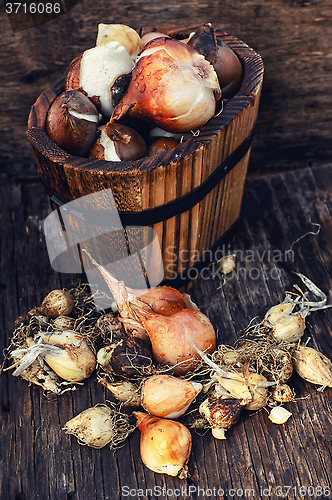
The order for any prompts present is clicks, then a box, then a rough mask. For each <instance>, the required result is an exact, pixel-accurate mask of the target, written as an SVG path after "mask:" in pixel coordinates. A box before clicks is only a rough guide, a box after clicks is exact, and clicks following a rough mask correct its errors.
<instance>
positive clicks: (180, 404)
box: [141, 374, 202, 419]
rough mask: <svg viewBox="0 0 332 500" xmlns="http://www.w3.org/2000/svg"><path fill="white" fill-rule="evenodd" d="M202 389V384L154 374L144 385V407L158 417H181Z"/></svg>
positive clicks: (142, 402)
mask: <svg viewBox="0 0 332 500" xmlns="http://www.w3.org/2000/svg"><path fill="white" fill-rule="evenodd" d="M201 390H202V384H200V383H197V382H191V381H189V380H184V379H181V378H177V377H173V376H171V375H165V374H161V375H153V376H152V377H149V378H148V379H147V380H146V381H145V382H144V384H143V386H142V393H141V397H142V401H141V404H142V406H143V408H144V409H145V410H146V411H148V412H149V413H150V414H152V415H155V416H156V417H165V418H171V419H174V418H178V417H181V416H182V415H183V414H184V413H185V412H186V411H187V409H188V408H189V406H190V404H191V403H192V402H193V401H194V399H195V398H196V396H197V394H198V393H199V392H200V391H201Z"/></svg>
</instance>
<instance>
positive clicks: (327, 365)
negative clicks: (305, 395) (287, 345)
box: [293, 346, 332, 387]
mask: <svg viewBox="0 0 332 500" xmlns="http://www.w3.org/2000/svg"><path fill="white" fill-rule="evenodd" d="M293 363H294V369H295V370H296V371H297V373H298V374H299V375H300V377H302V378H303V379H304V380H306V381H307V382H310V383H311V384H317V385H321V386H327V387H332V362H331V360H330V359H329V358H328V357H326V356H324V354H322V353H321V352H319V351H317V350H316V349H313V348H312V347H306V346H299V347H298V348H297V349H296V350H295V351H294V352H293Z"/></svg>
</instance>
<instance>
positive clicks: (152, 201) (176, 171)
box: [27, 26, 264, 286]
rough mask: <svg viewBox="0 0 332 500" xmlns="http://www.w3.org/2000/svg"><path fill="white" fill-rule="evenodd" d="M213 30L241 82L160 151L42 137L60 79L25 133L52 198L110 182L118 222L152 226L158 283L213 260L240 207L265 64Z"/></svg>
mask: <svg viewBox="0 0 332 500" xmlns="http://www.w3.org/2000/svg"><path fill="white" fill-rule="evenodd" d="M196 28H197V27H195V26H189V27H185V28H174V27H171V28H170V27H168V28H166V27H165V26H162V27H160V26H159V27H156V28H155V30H156V31H162V32H164V33H165V32H166V33H167V34H169V35H170V36H172V37H175V38H178V39H184V38H186V37H187V36H188V35H189V33H191V32H192V31H194V30H195V29H196ZM146 31H147V30H145V32H146ZM142 34H144V32H143V33H142ZM216 35H217V36H218V37H220V39H221V40H223V41H224V42H225V43H226V44H227V45H229V46H230V47H231V48H232V49H233V50H234V51H235V52H236V54H237V55H238V57H239V59H240V61H241V63H242V65H243V70H244V77H243V81H242V85H241V88H240V90H239V92H238V93H237V94H236V96H234V97H233V98H232V99H230V100H229V101H225V104H224V108H223V111H222V112H221V113H220V114H219V115H218V116H215V117H214V118H212V119H211V120H210V121H209V122H208V123H207V124H206V125H204V126H203V127H202V128H201V129H200V133H199V135H197V136H193V137H192V138H191V139H189V140H188V141H187V142H185V143H183V144H180V145H179V146H178V147H177V148H176V149H175V150H173V151H171V152H168V153H165V154H164V155H163V156H158V157H147V158H143V159H141V160H137V161H126V162H109V161H95V160H90V159H86V158H80V157H74V156H71V155H70V154H68V153H66V152H65V151H63V150H62V149H61V148H59V147H58V146H57V145H56V144H54V142H53V141H51V140H50V139H49V137H48V136H47V135H46V132H45V118H46V114H47V111H48V109H49V107H50V104H51V103H52V102H53V100H54V99H55V98H56V97H57V96H58V95H59V94H60V93H61V92H62V91H63V90H64V78H63V79H61V80H60V81H58V82H57V83H56V84H55V85H54V86H53V88H52V89H50V90H48V91H45V92H43V93H42V94H41V95H40V97H39V98H38V99H37V101H36V103H35V104H34V105H33V106H32V108H31V112H30V115H29V121H28V132H27V134H28V138H29V141H30V143H31V146H32V150H33V153H34V156H35V159H36V162H37V165H38V168H39V171H40V173H41V176H42V178H43V180H44V182H45V184H46V186H47V190H48V192H49V194H50V196H51V200H52V201H53V204H54V202H55V204H57V205H61V204H62V203H67V202H69V201H71V200H76V199H78V198H80V197H84V196H85V195H88V194H90V193H94V192H99V191H101V190H105V189H108V188H111V189H112V192H113V195H114V199H115V202H116V206H117V209H118V211H119V214H120V218H121V221H122V224H123V225H124V226H149V227H152V228H153V229H154V231H155V233H156V234H157V237H158V240H159V244H160V248H161V254H162V259H163V268H164V269H163V272H164V282H166V283H167V284H170V285H172V286H180V285H181V284H183V283H185V282H188V281H190V280H193V279H196V278H197V277H198V274H199V270H200V269H201V268H202V267H204V266H205V265H207V263H208V262H210V261H211V260H215V259H214V255H215V254H214V252H215V250H216V249H217V248H218V246H219V245H220V244H221V243H224V241H225V238H226V236H227V234H229V232H230V231H231V229H232V228H233V227H234V224H235V223H236V221H237V220H238V218H239V216H240V211H241V204H242V197H243V191H244V186H245V179H246V175H247V169H248V162H249V155H250V148H251V139H252V134H253V129H254V125H255V122H256V118H257V113H258V106H259V99H260V93H261V87H262V81H263V72H264V67H263V62H262V59H261V57H260V55H259V54H257V53H256V52H255V51H254V50H253V49H251V48H250V47H248V45H246V44H245V43H243V42H242V41H240V40H238V39H236V38H235V37H232V36H230V35H228V34H226V33H224V32H219V31H217V30H216ZM82 199H83V198H82ZM96 208H98V207H96ZM103 208H104V209H105V208H106V209H107V207H103ZM97 257H98V255H97Z"/></svg>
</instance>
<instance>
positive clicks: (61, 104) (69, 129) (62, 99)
mask: <svg viewBox="0 0 332 500" xmlns="http://www.w3.org/2000/svg"><path fill="white" fill-rule="evenodd" d="M70 109H73V110H75V111H77V112H79V113H82V114H88V115H94V116H97V117H98V111H97V109H96V107H95V105H94V104H93V103H92V102H91V101H90V99H88V97H86V96H85V95H84V94H82V93H81V92H78V91H76V90H69V91H66V92H63V93H62V94H60V95H59V96H58V97H57V98H56V99H55V100H54V101H53V103H52V104H51V106H50V109H49V110H48V113H47V116H46V124H45V125H46V132H47V134H48V136H49V137H50V138H51V139H52V140H53V141H55V142H56V143H57V144H58V145H59V146H60V147H61V148H62V149H64V150H65V151H67V152H68V153H70V154H72V155H77V156H86V155H87V154H88V152H89V150H90V148H91V145H92V144H93V143H94V141H95V139H96V136H97V126H98V123H97V122H90V121H88V120H84V119H82V118H77V117H74V116H72V115H71V114H70V112H69V111H70Z"/></svg>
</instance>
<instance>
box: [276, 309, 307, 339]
mask: <svg viewBox="0 0 332 500" xmlns="http://www.w3.org/2000/svg"><path fill="white" fill-rule="evenodd" d="M304 329H305V320H304V318H303V316H302V314H301V313H297V314H290V315H288V316H284V317H283V318H280V319H278V321H276V322H275V323H274V325H273V327H272V335H273V337H274V338H275V339H276V340H286V341H287V342H297V341H298V340H299V339H300V338H301V337H302V336H303V334H304Z"/></svg>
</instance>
